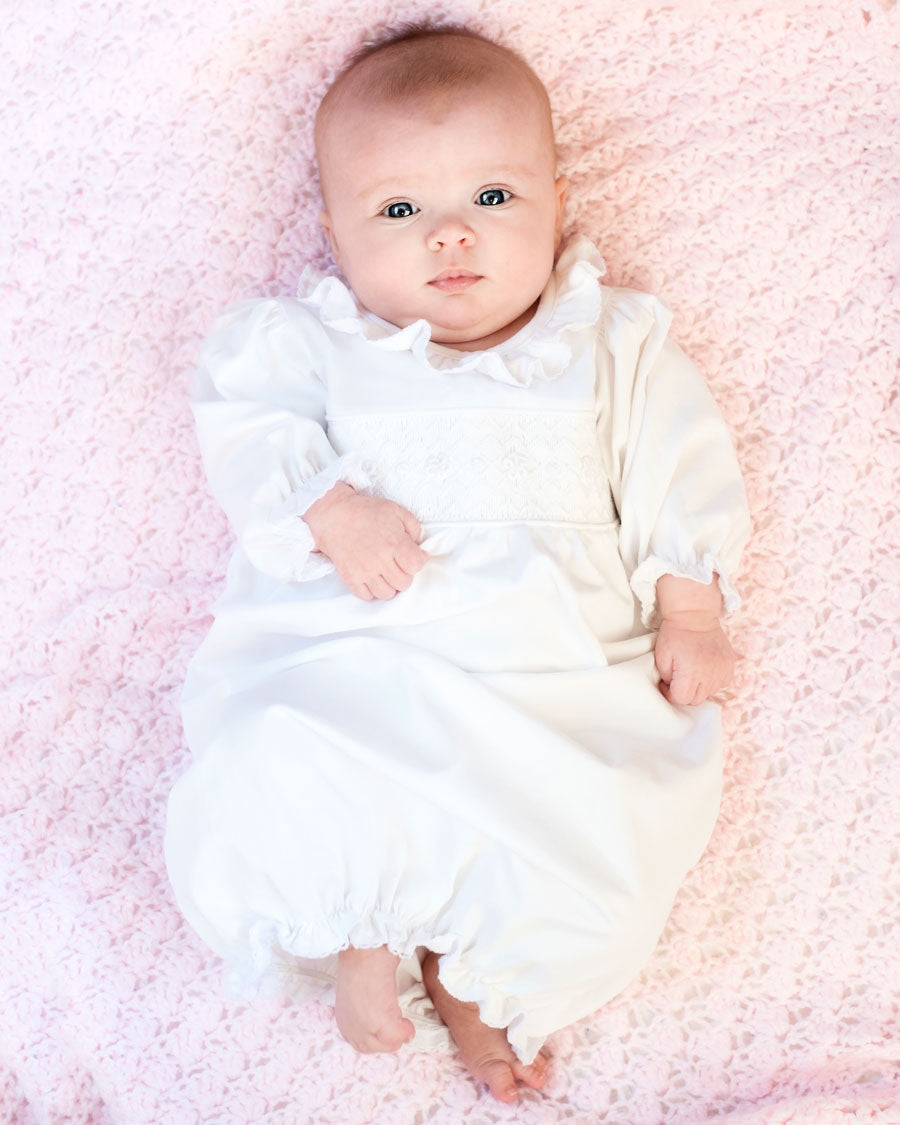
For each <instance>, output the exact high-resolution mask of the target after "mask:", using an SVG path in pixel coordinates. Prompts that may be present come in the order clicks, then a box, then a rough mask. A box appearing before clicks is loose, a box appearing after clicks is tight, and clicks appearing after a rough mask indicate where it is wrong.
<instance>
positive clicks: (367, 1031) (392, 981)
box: [334, 945, 416, 1055]
mask: <svg viewBox="0 0 900 1125" xmlns="http://www.w3.org/2000/svg"><path fill="white" fill-rule="evenodd" d="M399 960H400V958H399V957H395V956H394V954H393V953H391V952H390V951H389V950H388V948H387V946H384V945H382V946H380V947H379V948H378V949H353V948H352V947H351V948H350V949H345V950H344V951H343V952H342V953H340V954H339V955H338V972H337V989H336V996H335V1003H334V1015H335V1018H336V1020H337V1025H338V1030H339V1031H340V1033H341V1035H343V1037H344V1038H345V1039H346V1040H347V1042H348V1043H349V1044H350V1045H351V1047H355V1048H356V1049H357V1051H361V1052H362V1053H363V1054H367V1055H368V1054H375V1053H376V1052H378V1051H396V1050H398V1049H399V1048H400V1047H402V1046H403V1044H404V1043H408V1042H409V1041H410V1039H412V1037H413V1036H414V1035H415V1033H416V1029H415V1028H414V1027H413V1025H412V1023H411V1022H410V1021H409V1020H408V1019H404V1017H403V1016H402V1015H401V1013H400V1005H399V1004H398V1003H397V963H398V961H399Z"/></svg>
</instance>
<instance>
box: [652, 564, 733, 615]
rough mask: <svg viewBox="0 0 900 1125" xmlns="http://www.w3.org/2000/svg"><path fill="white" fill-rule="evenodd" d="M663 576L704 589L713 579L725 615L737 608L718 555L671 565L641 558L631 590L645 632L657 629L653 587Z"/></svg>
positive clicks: (654, 590) (730, 584)
mask: <svg viewBox="0 0 900 1125" xmlns="http://www.w3.org/2000/svg"><path fill="white" fill-rule="evenodd" d="M664 574H671V575H673V576H674V577H675V578H690V579H691V580H692V581H694V582H700V583H702V584H703V585H704V586H709V585H710V583H711V582H712V581H713V580H714V579H718V583H719V589H720V591H721V593H722V601H723V603H724V608H725V613H726V614H728V613H733V612H734V610H736V609H739V608H740V604H741V599H740V595H739V594H738V592H737V590H736V589H735V588H734V586H733V585H732V583H731V581H730V579H729V578H728V576H727V574H726V573H725V570H724V568H723V566H722V564H721V562H720V561H719V558H718V556H716V555H713V554H706V555H704V556H703V557H702V558H697V559H692V560H689V561H683V562H672V561H671V560H666V559H661V558H659V557H657V556H656V555H651V556H650V557H649V558H647V559H644V561H643V562H642V563H641V565H640V566H639V567H638V568H637V570H636V571H635V572H634V574H632V576H631V589H632V590H633V591H634V595H635V597H636V598H637V599H638V601H639V602H640V605H641V623H642V624H643V625H644V626H645V627H646V628H648V629H658V628H659V625H660V617H659V604H658V602H657V598H656V584H657V582H658V581H659V580H660V578H662V576H663V575H664Z"/></svg>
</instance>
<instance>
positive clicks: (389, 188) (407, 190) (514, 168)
mask: <svg viewBox="0 0 900 1125" xmlns="http://www.w3.org/2000/svg"><path fill="white" fill-rule="evenodd" d="M468 175H469V178H470V179H471V180H472V183H473V184H474V185H475V187H476V188H478V187H485V186H487V185H490V184H502V183H508V182H515V181H521V180H534V179H537V177H538V175H539V173H538V172H536V171H535V170H534V169H533V168H531V167H530V166H529V165H527V164H515V165H511V164H507V165H503V166H501V167H491V168H484V167H481V168H477V169H472V171H471V173H468ZM416 179H417V177H416V176H415V175H414V174H413V175H407V174H404V173H398V174H397V175H395V176H390V177H388V178H386V179H383V180H378V181H377V182H376V183H374V184H366V185H364V186H363V187H362V188H361V189H360V191H358V192H357V193H356V194H357V197H358V198H360V199H362V198H364V197H368V196H370V195H373V196H374V195H378V196H380V195H385V196H387V195H396V196H401V195H416V194H417V193H418V191H419V190H421V189H420V186H419V185H418V184H417V183H416Z"/></svg>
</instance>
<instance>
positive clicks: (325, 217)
mask: <svg viewBox="0 0 900 1125" xmlns="http://www.w3.org/2000/svg"><path fill="white" fill-rule="evenodd" d="M319 224H320V226H321V227H322V228H323V230H324V231H325V233H326V234H327V235H328V242H329V245H330V246H331V253H332V254H333V255H334V260H335V261H336V262H337V263H338V265H340V253H339V251H338V244H337V239H336V238H335V237H334V227H333V226H332V224H331V216H330V215H329V214H328V212H327V211H320V212H319Z"/></svg>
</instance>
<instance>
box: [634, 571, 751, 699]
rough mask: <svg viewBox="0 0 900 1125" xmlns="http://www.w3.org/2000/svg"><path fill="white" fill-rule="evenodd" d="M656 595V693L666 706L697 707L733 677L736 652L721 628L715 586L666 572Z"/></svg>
mask: <svg viewBox="0 0 900 1125" xmlns="http://www.w3.org/2000/svg"><path fill="white" fill-rule="evenodd" d="M656 594H657V598H658V600H659V610H660V613H661V615H662V625H661V626H660V628H659V634H658V636H657V638H656V649H655V653H654V655H655V657H656V668H657V671H658V672H659V676H660V681H661V682H660V685H659V688H660V691H661V692H662V693H663V695H664V696H665V697H666V699H668V701H669V702H670V703H678V704H686V705H688V706H697V705H698V704H700V703H703V702H704V700H706V699H709V698H710V697H711V696H713V695H715V694H716V692H719V691H721V690H722V688H724V687H727V686H728V685H729V684H730V683H731V678H732V676H733V675H734V652H733V650H732V648H731V645H730V644H729V643H728V638H727V637H726V636H725V634H724V632H723V631H722V626H721V625H720V624H719V614H720V612H721V609H722V595H721V593H720V592H719V584H718V582H716V581H715V580H714V581H713V582H712V583H711V584H710V585H704V584H703V583H700V582H693V581H692V580H690V579H688V578H676V577H675V576H674V575H672V574H664V575H663V576H662V577H661V578H660V580H659V582H657V584H656Z"/></svg>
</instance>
